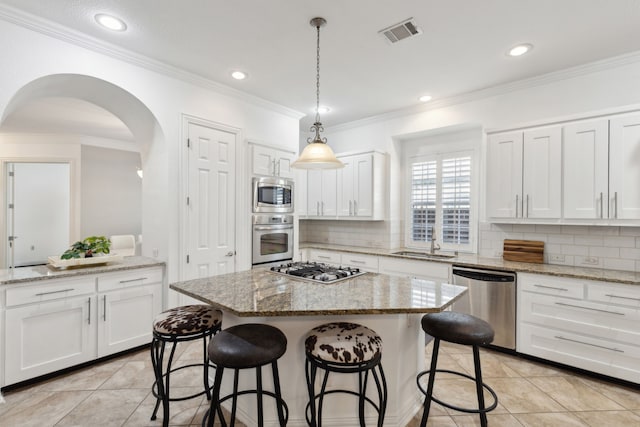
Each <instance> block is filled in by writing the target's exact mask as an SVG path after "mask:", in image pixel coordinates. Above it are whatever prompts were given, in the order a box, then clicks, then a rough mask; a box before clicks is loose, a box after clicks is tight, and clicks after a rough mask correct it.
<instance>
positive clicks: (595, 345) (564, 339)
mask: <svg viewBox="0 0 640 427" xmlns="http://www.w3.org/2000/svg"><path fill="white" fill-rule="evenodd" d="M554 338H556V339H559V340H563V341H570V342H575V343H578V344H584V345H590V346H591V347H598V348H602V349H604V350H609V351H615V352H618V353H624V350H620V349H617V348H611V347H605V346H603V345H597V344H591V343H588V342H584V341H578V340H572V339H570V338H565V337H563V336H560V335H556V336H554Z"/></svg>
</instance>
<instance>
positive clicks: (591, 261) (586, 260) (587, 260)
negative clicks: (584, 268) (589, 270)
mask: <svg viewBox="0 0 640 427" xmlns="http://www.w3.org/2000/svg"><path fill="white" fill-rule="evenodd" d="M582 263H583V264H586V265H598V264H599V263H600V261H599V260H598V258H597V257H594V256H592V257H584V258H582Z"/></svg>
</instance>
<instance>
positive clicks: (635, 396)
mask: <svg viewBox="0 0 640 427" xmlns="http://www.w3.org/2000/svg"><path fill="white" fill-rule="evenodd" d="M178 351H179V354H178V356H177V360H178V364H177V365H176V366H179V364H188V363H194V362H195V361H197V360H198V359H199V358H200V356H201V351H202V349H201V347H200V345H198V343H192V344H188V345H184V346H183V347H182V348H180V349H179V350H178ZM430 353H431V347H430V346H427V348H426V354H427V357H426V359H427V363H428V359H429V355H430ZM481 358H482V370H483V376H484V379H485V380H486V381H485V382H487V383H488V384H489V385H490V386H491V387H492V388H493V389H494V390H495V391H496V393H497V394H498V398H499V404H498V407H497V408H496V409H495V410H494V411H493V412H491V413H490V414H489V415H488V420H489V426H491V427H501V426H505V427H523V426H524V427H529V426H531V427H533V426H535V427H540V426H543V427H546V426H558V427H560V426H562V427H565V426H566V427H573V426H576V427H577V426H581V427H586V426H589V427H596V426H598V427H600V426H640V390H637V389H631V388H627V387H622V386H617V385H612V384H610V383H607V382H604V381H600V380H595V379H592V378H589V377H584V376H580V375H576V374H574V373H571V372H567V371H563V370H560V369H556V368H550V367H548V366H546V365H541V364H538V363H534V362H531V361H527V360H524V359H521V358H518V357H515V356H510V355H505V354H502V353H498V352H494V351H491V350H482V351H481ZM438 367H439V368H443V369H451V370H454V371H462V372H467V373H470V374H472V373H473V358H472V356H471V352H470V350H469V349H468V348H467V347H462V346H456V345H452V344H448V343H443V344H442V346H441V351H440V356H439V360H438ZM200 381H201V379H200V376H199V375H193V371H191V372H189V369H185V370H182V371H179V372H178V373H177V374H176V375H175V376H172V391H175V392H176V393H185V394H187V393H191V392H193V391H194V390H198V389H199V387H201V386H200V384H199V383H200ZM152 382H153V371H152V368H151V362H150V360H149V353H148V351H147V350H143V351H139V352H135V353H132V354H128V355H125V356H121V357H118V358H117V359H112V360H109V361H105V362H102V363H100V364H97V365H94V366H92V367H89V368H86V369H82V370H79V371H76V372H72V373H69V374H66V375H64V376H60V377H57V378H54V379H50V380H47V381H44V382H40V383H37V384H34V385H31V386H28V387H25V388H21V389H18V390H14V391H10V392H6V393H5V394H4V399H5V402H4V403H0V426H3V427H4V426H7V427H10V426H11V427H13V426H20V427H27V426H34V427H35V426H37V427H46V426H65V427H66V426H81V427H85V426H86V427H89V426H98V425H99V426H101V427H102V426H159V425H161V424H162V423H161V416H159V417H158V420H156V421H150V420H149V417H150V415H151V412H152V410H153V406H154V403H155V399H154V397H153V396H152V395H151V393H150V390H149V387H150V384H151V383H152ZM435 393H436V396H438V397H439V398H441V399H443V400H445V401H448V402H451V403H457V404H459V405H461V406H473V404H474V402H475V394H474V393H475V389H474V386H473V382H471V381H469V380H465V379H461V378H459V377H454V376H451V375H447V374H439V375H438V377H437V380H436V386H435ZM487 399H490V398H489V396H487ZM207 408H208V405H207V401H206V398H205V397H204V396H203V397H200V398H196V399H191V400H187V401H183V402H173V403H172V404H171V420H170V424H171V425H172V426H173V425H175V426H178V425H179V426H196V425H200V423H201V420H202V416H203V413H204V411H205V410H206V409H207ZM418 425H419V415H418V416H417V417H416V418H414V420H412V422H411V423H410V424H409V426H410V427H414V426H418ZM477 425H480V423H479V419H478V416H477V415H469V414H464V413H460V412H456V411H452V410H449V409H445V408H443V407H442V406H439V405H438V404H436V403H434V404H433V405H432V409H431V414H430V417H429V423H428V426H433V427H440V426H442V427H444V426H447V427H449V426H451V427H467V426H477Z"/></svg>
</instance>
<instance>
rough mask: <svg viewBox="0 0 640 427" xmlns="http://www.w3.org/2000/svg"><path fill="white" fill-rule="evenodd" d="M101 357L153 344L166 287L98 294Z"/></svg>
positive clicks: (157, 286) (156, 286)
mask: <svg viewBox="0 0 640 427" xmlns="http://www.w3.org/2000/svg"><path fill="white" fill-rule="evenodd" d="M98 304H99V308H98V357H103V356H107V355H109V354H113V353H117V352H119V351H123V350H127V349H130V348H133V347H136V346H139V345H144V344H148V343H150V342H151V332H152V331H151V327H152V326H151V325H152V324H153V319H154V317H155V316H156V315H157V314H158V313H160V311H161V309H162V286H161V285H160V284H159V283H158V284H155V285H147V286H136V287H133V288H129V289H122V290H119V291H112V292H105V293H101V294H99V295H98Z"/></svg>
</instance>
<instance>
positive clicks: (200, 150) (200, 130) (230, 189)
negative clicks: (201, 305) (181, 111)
mask: <svg viewBox="0 0 640 427" xmlns="http://www.w3.org/2000/svg"><path fill="white" fill-rule="evenodd" d="M236 139H237V134H236V133H233V132H229V131H226V130H222V129H214V128H211V127H206V126H203V125H200V124H196V123H191V122H190V123H189V124H188V140H189V144H188V147H187V151H188V156H187V162H188V167H187V175H188V183H187V187H188V190H187V195H188V204H187V217H186V221H187V239H186V240H187V242H186V246H187V260H185V261H186V263H187V264H186V268H185V277H183V279H195V278H202V277H208V276H214V275H218V274H225V273H232V272H234V271H235V249H236V248H235V229H236V212H235V203H236V200H235V193H236V189H235V175H234V174H235V150H236Z"/></svg>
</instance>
